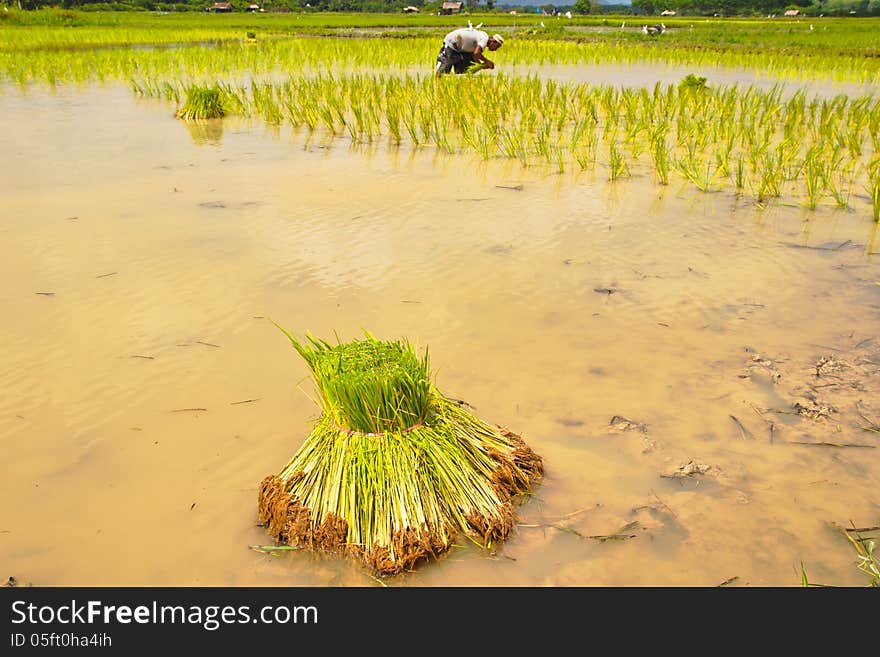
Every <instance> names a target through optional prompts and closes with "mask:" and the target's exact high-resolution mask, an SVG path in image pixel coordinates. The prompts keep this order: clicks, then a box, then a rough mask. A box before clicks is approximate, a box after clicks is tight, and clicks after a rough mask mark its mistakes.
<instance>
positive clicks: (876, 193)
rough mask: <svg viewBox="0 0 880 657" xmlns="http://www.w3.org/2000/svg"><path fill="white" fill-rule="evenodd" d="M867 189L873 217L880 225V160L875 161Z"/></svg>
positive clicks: (869, 175)
mask: <svg viewBox="0 0 880 657" xmlns="http://www.w3.org/2000/svg"><path fill="white" fill-rule="evenodd" d="M865 187H866V189H867V191H868V196H869V197H870V199H871V209H872V217H873V219H874V221H876V222H878V223H880V158H878V159H876V160H875V161H874V166H872V167H871V169H870V171H869V174H868V182H867V184H866V186H865Z"/></svg>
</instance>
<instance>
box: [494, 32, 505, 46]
mask: <svg viewBox="0 0 880 657" xmlns="http://www.w3.org/2000/svg"><path fill="white" fill-rule="evenodd" d="M492 41H495V42H497V43H498V45H499V46H500V45H502V44H503V43H504V37H503V36H501V35H500V34H493V35H492Z"/></svg>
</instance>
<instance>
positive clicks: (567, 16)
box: [565, 11, 571, 19]
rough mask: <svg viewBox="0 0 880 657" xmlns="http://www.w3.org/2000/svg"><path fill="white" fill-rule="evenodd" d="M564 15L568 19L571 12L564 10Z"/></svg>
mask: <svg viewBox="0 0 880 657" xmlns="http://www.w3.org/2000/svg"><path fill="white" fill-rule="evenodd" d="M565 17H566V18H569V19H570V18H571V12H570V11H567V12H565Z"/></svg>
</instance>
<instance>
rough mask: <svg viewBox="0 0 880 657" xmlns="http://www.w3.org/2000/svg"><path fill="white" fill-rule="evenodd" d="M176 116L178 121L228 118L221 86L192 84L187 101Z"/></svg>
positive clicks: (188, 90)
mask: <svg viewBox="0 0 880 657" xmlns="http://www.w3.org/2000/svg"><path fill="white" fill-rule="evenodd" d="M175 116H176V117H177V118H178V119H186V120H192V119H219V118H221V117H223V116H226V108H225V107H224V105H223V90H222V89H221V88H220V85H218V84H214V85H212V86H208V85H207V84H199V83H195V84H191V85H189V86H188V87H187V88H186V100H185V101H184V103H183V105H182V106H181V107H180V109H178V110H177V112H176V113H175Z"/></svg>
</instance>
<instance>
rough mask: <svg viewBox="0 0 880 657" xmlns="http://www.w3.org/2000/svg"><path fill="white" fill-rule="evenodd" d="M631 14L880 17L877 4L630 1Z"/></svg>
mask: <svg viewBox="0 0 880 657" xmlns="http://www.w3.org/2000/svg"><path fill="white" fill-rule="evenodd" d="M632 7H633V11H634V12H638V13H643V14H659V13H661V12H662V11H664V10H671V11H675V12H676V13H677V14H680V15H691V16H694V15H696V16H715V15H718V16H768V15H772V14H776V15H777V16H781V15H782V14H783V13H784V12H785V11H786V10H789V9H796V10H798V11H799V12H800V13H802V14H807V15H811V16H818V15H819V14H822V15H824V16H845V15H853V14H856V15H860V16H871V15H873V16H880V0H632Z"/></svg>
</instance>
